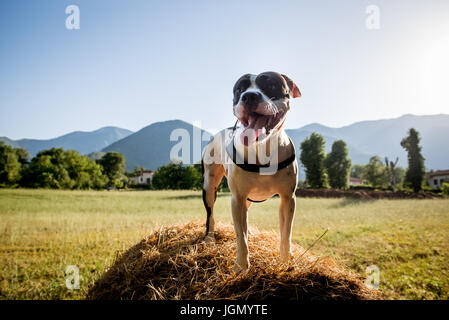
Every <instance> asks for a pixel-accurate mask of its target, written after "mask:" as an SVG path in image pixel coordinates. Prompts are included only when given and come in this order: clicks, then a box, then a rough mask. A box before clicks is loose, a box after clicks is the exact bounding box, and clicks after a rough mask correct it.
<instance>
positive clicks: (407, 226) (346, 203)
mask: <svg viewBox="0 0 449 320" xmlns="http://www.w3.org/2000/svg"><path fill="white" fill-rule="evenodd" d="M278 203H279V200H278V199H276V198H274V199H270V200H268V201H266V202H264V203H261V204H255V205H253V206H252V207H251V208H250V211H249V223H250V226H253V227H255V226H257V227H258V228H259V229H265V230H274V231H275V232H278V223H279V222H278V213H277V210H278ZM215 216H216V220H218V221H220V222H227V223H230V222H231V220H232V219H231V212H230V195H229V194H226V193H223V194H219V195H218V199H217V203H216V209H215ZM192 220H203V221H205V211H204V209H203V204H202V199H201V192H199V191H198V192H196V191H124V192H118V191H110V192H108V191H101V192H100V191H50V190H0V230H1V233H0V270H1V271H0V272H1V273H0V298H1V299H82V298H83V297H84V295H85V293H86V292H87V289H88V287H89V286H90V285H92V284H93V282H94V281H95V279H97V278H98V277H99V275H100V274H101V273H102V272H103V271H104V269H105V268H106V267H108V266H109V265H110V264H111V263H112V262H113V260H114V258H115V256H116V254H117V253H119V252H122V251H124V250H126V249H127V248H129V247H130V246H131V245H132V244H134V243H136V242H137V241H139V240H140V239H142V238H143V237H144V236H146V235H148V234H149V233H150V232H151V231H152V230H154V229H155V228H159V227H160V226H165V225H170V224H178V223H184V222H188V221H192ZM327 227H330V231H329V232H328V233H327V234H326V236H325V237H324V238H323V239H322V240H321V241H319V242H318V243H317V244H316V245H315V246H314V247H313V249H312V251H313V252H314V253H315V254H317V255H330V256H332V257H335V258H336V259H338V260H339V261H340V263H342V264H344V265H346V266H347V267H348V268H350V269H352V270H354V271H356V272H358V273H359V274H361V275H365V269H366V267H367V266H369V265H376V266H378V267H379V269H380V290H382V292H384V294H385V295H386V297H388V298H390V299H449V199H444V200H375V201H356V200H347V199H304V198H298V201H297V211H296V216H295V221H294V231H293V240H294V241H295V242H297V243H299V244H300V245H302V246H303V247H308V246H309V245H310V244H311V243H313V241H314V240H315V239H316V238H317V237H318V236H319V235H321V234H322V233H323V231H324V230H325V229H326V228H327ZM249 241H251V238H250V240H249ZM69 265H76V266H78V267H79V269H80V274H81V282H80V289H79V290H68V289H67V288H66V284H65V278H66V275H65V270H66V267H67V266H69Z"/></svg>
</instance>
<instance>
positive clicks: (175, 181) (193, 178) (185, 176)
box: [152, 162, 202, 190]
mask: <svg viewBox="0 0 449 320" xmlns="http://www.w3.org/2000/svg"><path fill="white" fill-rule="evenodd" d="M201 181H202V177H201V172H199V171H198V169H197V168H196V167H195V166H185V165H183V164H182V162H170V163H169V164H166V165H164V166H161V167H159V169H157V170H156V172H155V173H154V176H153V181H152V185H153V188H154V189H158V190H164V189H171V190H179V189H200V188H201V185H202V182H201Z"/></svg>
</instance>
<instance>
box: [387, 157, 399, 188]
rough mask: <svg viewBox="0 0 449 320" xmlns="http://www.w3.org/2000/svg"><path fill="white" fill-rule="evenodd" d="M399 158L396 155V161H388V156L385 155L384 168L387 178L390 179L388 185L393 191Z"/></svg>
mask: <svg viewBox="0 0 449 320" xmlns="http://www.w3.org/2000/svg"><path fill="white" fill-rule="evenodd" d="M398 161H399V158H398V157H396V161H395V162H393V161H388V158H387V157H385V170H386V172H387V175H388V180H389V181H390V186H391V189H393V191H396V170H395V169H396V165H397V164H398Z"/></svg>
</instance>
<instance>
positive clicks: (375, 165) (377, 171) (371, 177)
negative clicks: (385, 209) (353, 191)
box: [362, 156, 388, 188]
mask: <svg viewBox="0 0 449 320" xmlns="http://www.w3.org/2000/svg"><path fill="white" fill-rule="evenodd" d="M362 178H363V179H364V180H366V181H368V183H369V184H371V185H372V186H373V187H374V188H377V187H382V186H384V185H385V184H386V183H387V181H388V177H387V173H386V170H385V166H384V165H383V163H382V161H381V160H380V158H379V157H378V156H374V157H371V158H370V160H369V163H368V164H367V165H366V166H365V169H364V170H363V174H362Z"/></svg>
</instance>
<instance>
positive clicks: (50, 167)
mask: <svg viewBox="0 0 449 320" xmlns="http://www.w3.org/2000/svg"><path fill="white" fill-rule="evenodd" d="M64 160H65V155H64V150H63V149H62V148H52V149H49V150H43V151H41V152H39V153H38V154H37V155H36V156H35V157H34V158H33V159H32V160H31V163H30V165H29V166H28V168H27V170H26V171H25V174H24V185H25V186H26V187H32V188H51V189H72V187H73V186H74V182H73V181H72V180H71V179H70V176H69V173H68V172H67V169H66V166H65V162H64Z"/></svg>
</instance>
